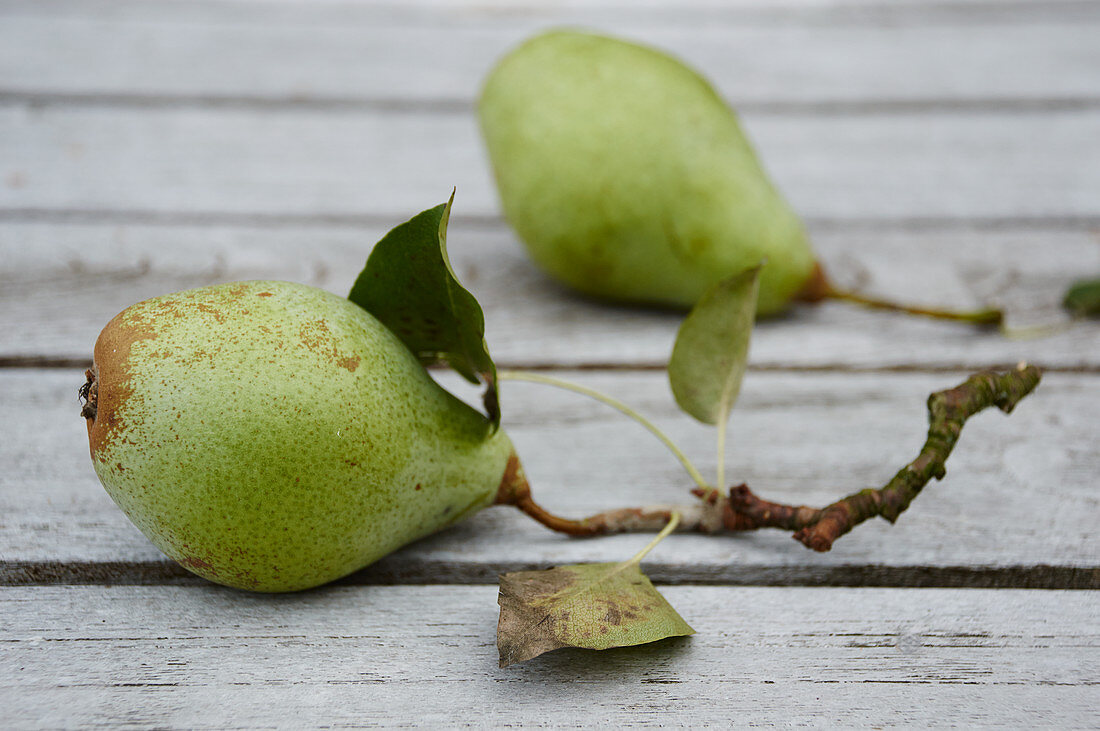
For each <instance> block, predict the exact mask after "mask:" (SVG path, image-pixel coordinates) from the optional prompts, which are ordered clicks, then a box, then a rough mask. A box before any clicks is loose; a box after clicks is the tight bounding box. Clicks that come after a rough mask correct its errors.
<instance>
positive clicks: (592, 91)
mask: <svg viewBox="0 0 1100 731" xmlns="http://www.w3.org/2000/svg"><path fill="white" fill-rule="evenodd" d="M478 110H479V115H480V121H481V130H482V133H483V135H484V137H485V141H486V144H487V147H488V151H489V156H490V159H491V161H492V167H493V171H494V174H495V176H496V181H497V185H498V188H499V190H500V198H501V201H502V203H503V207H504V213H505V216H506V217H507V219H508V221H509V222H510V223H511V224H512V226H513V227H514V228H515V230H516V231H517V233H518V234H519V237H520V238H521V239H522V240H523V242H524V243H525V244H526V245H527V248H528V250H529V251H530V253H531V256H532V257H533V258H534V260H535V262H536V263H537V264H538V265H539V266H540V267H542V268H543V269H544V270H546V271H547V272H548V273H549V274H551V275H552V276H553V277H555V278H557V279H559V280H561V281H562V282H564V283H566V284H568V285H570V286H572V287H574V288H576V289H578V290H580V291H582V292H585V293H587V294H590V295H595V296H597V297H602V298H608V299H612V300H622V301H628V302H641V303H653V304H659V305H671V306H674V307H681V308H687V307H690V306H691V305H693V304H694V303H695V302H696V301H697V300H698V299H699V298H700V297H701V296H702V294H703V293H704V292H706V291H707V290H708V289H709V288H710V287H711V286H712V285H714V284H715V283H716V282H718V281H719V280H722V279H724V278H726V277H729V276H731V275H733V274H736V273H738V272H741V271H744V270H747V269H750V268H752V267H754V266H756V265H757V264H758V263H760V261H761V260H765V259H766V260H767V264H766V266H765V267H764V269H763V271H762V273H761V278H760V299H759V303H758V311H759V312H760V313H762V314H769V313H774V312H777V311H779V310H782V309H783V308H784V307H785V306H786V305H787V304H788V303H789V302H790V301H791V299H792V298H794V297H795V296H797V295H799V294H800V293H802V292H803V291H804V290H806V289H807V288H809V289H811V290H812V289H813V285H814V283H815V281H816V280H817V279H818V277H819V274H817V268H816V266H815V260H814V255H813V252H812V251H811V250H810V247H809V244H808V243H807V240H806V234H805V231H804V229H803V226H802V223H801V222H800V220H799V219H798V217H797V216H796V215H795V214H794V212H793V211H792V210H791V208H790V207H789V206H788V205H787V203H786V201H784V200H783V198H782V197H781V196H780V195H779V193H778V192H777V191H776V189H775V187H774V186H773V185H772V184H771V182H770V181H769V180H768V176H767V174H766V173H765V172H764V170H763V168H762V167H761V166H760V162H759V160H758V159H757V157H756V154H755V153H754V151H753V149H752V146H751V145H750V144H749V142H748V140H747V139H746V138H745V135H744V133H743V132H742V130H741V126H740V125H739V124H738V121H737V116H736V115H735V114H734V112H733V110H732V109H731V108H730V107H729V105H727V104H726V103H725V102H724V101H723V100H722V99H721V98H720V97H719V96H718V94H717V93H715V91H714V89H713V88H712V87H711V86H710V84H709V83H707V81H706V80H705V79H703V78H702V77H701V76H699V75H698V74H697V73H695V72H694V71H692V70H691V69H689V68H688V67H687V66H685V65H684V64H683V63H681V62H680V61H678V60H676V59H674V58H672V57H670V56H667V55H665V54H663V53H660V52H658V51H655V50H653V49H650V48H645V47H643V46H639V45H635V44H633V43H627V42H624V41H619V40H615V39H612V38H607V37H603V36H599V35H591V34H588V33H580V32H573V31H555V32H550V33H546V34H543V35H540V36H537V37H535V38H533V39H531V40H529V41H527V42H526V43H524V44H523V45H522V46H520V47H519V48H518V49H516V50H514V51H513V52H511V53H510V54H509V55H507V56H506V57H505V58H504V59H503V60H501V61H500V63H499V64H498V65H497V66H496V68H495V69H494V70H493V71H492V73H491V74H490V76H489V78H488V80H487V81H486V83H485V87H484V90H483V93H482V96H481V101H480V104H479V108H478Z"/></svg>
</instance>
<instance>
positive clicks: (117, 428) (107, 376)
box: [81, 313, 157, 459]
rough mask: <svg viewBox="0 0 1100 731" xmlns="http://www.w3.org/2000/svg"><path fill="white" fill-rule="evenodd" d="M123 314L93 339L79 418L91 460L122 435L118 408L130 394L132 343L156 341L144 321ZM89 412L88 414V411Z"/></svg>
mask: <svg viewBox="0 0 1100 731" xmlns="http://www.w3.org/2000/svg"><path fill="white" fill-rule="evenodd" d="M124 314H125V313H122V314H119V315H116V316H115V317H114V319H112V320H111V321H110V322H109V323H107V327H105V328H103V332H101V333H100V334H99V338H98V339H96V343H95V350H94V351H93V357H92V368H91V370H90V371H88V377H89V378H90V381H89V382H88V383H87V384H86V386H87V393H88V403H87V404H86V405H85V408H84V410H82V412H81V414H82V415H83V416H84V417H85V419H87V426H88V445H89V448H90V449H91V454H92V459H99V458H100V457H99V455H100V453H102V452H104V451H105V450H106V449H108V448H109V447H110V446H111V444H112V443H113V442H114V441H115V440H117V439H118V438H119V435H120V434H121V433H122V432H123V431H125V423H124V422H123V420H122V415H121V411H122V407H123V405H124V404H125V403H126V401H127V400H128V399H129V398H130V396H131V395H132V394H133V389H132V388H131V386H130V365H129V358H130V349H131V348H132V347H133V345H134V343H137V342H139V341H142V340H151V339H155V338H156V336H157V335H156V332H155V331H154V330H153V328H152V325H151V324H150V323H148V322H147V321H146V320H144V319H141V318H138V317H135V316H133V315H130V316H128V317H123V315H124ZM89 406H91V407H92V408H91V409H90V410H89V409H88V407H89Z"/></svg>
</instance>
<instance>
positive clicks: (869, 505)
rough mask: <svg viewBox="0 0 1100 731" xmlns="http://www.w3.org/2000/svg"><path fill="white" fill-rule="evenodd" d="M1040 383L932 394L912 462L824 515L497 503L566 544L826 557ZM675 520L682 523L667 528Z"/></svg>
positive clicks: (1034, 374)
mask: <svg viewBox="0 0 1100 731" xmlns="http://www.w3.org/2000/svg"><path fill="white" fill-rule="evenodd" d="M1041 377H1042V374H1041V372H1040V371H1039V369H1038V368H1036V367H1035V366H1032V365H1028V364H1026V363H1020V364H1019V365H1018V366H1016V368H1015V369H1013V370H1010V371H1008V372H1005V373H995V372H992V371H984V372H980V373H975V374H974V375H972V376H970V377H969V378H967V379H966V380H965V381H964V382H963V383H961V384H959V385H958V386H955V387H954V388H951V389H947V390H945V391H938V392H936V393H933V394H932V395H930V396H929V397H928V435H927V438H926V439H925V442H924V445H923V446H922V447H921V451H920V453H919V454H918V455H917V457H916V459H914V460H913V461H911V462H909V463H908V464H907V465H905V466H904V467H902V468H901V469H900V470H899V471H898V472H897V474H895V475H894V477H893V478H892V479H890V481H889V482H887V483H886V484H885V485H884V486H882V487H880V488H868V489H865V490H860V491H859V492H856V493H852V494H851V495H848V496H846V497H844V498H841V499H840V500H838V501H836V502H834V503H832V504H831V505H827V506H825V507H824V508H813V507H808V506H805V505H784V504H781V503H773V502H770V501H768V500H763V499H761V498H759V497H757V496H756V495H755V494H754V493H753V492H752V491H751V490H749V488H748V486H747V485H738V486H735V487H732V488H730V491H729V493H728V495H722V494H721V493H719V491H718V490H715V489H712V488H710V487H701V488H696V489H694V490H692V494H694V495H695V496H696V497H697V498H699V501H698V502H697V503H695V504H693V505H684V506H669V505H655V506H650V507H644V508H620V509H618V510H610V511H607V512H604V513H599V514H597V515H592V516H589V517H587V518H585V519H583V520H566V519H564V518H559V517H558V516H556V515H553V514H551V513H549V512H547V511H546V510H544V509H543V508H541V507H540V506H538V505H537V504H536V503H535V502H534V501H533V500H532V499H531V490H530V486H529V485H528V484H527V482H526V480H520V481H516V480H513V481H509V489H508V490H503V491H502V492H501V494H500V496H499V497H498V499H497V503H498V504H507V505H515V506H516V507H518V508H519V509H520V510H522V511H523V512H525V513H527V514H528V515H529V516H531V517H532V518H534V519H535V520H537V521H538V522H540V523H542V524H543V525H545V526H546V527H548V528H551V529H553V530H556V531H560V532H562V533H568V534H570V535H574V536H599V535H607V534H611V533H627V532H630V533H640V532H646V533H648V532H651V531H655V530H659V529H660V528H661V527H662V526H664V527H665V529H666V530H667V531H672V530H678V531H681V532H685V531H696V532H699V533H706V534H713V533H721V532H726V531H730V532H737V531H746V530H757V529H759V528H779V529H781V530H789V531H794V532H795V533H794V536H793V537H794V538H795V539H796V540H798V541H800V542H801V543H802V544H804V545H805V546H806V547H807V548H811V549H813V550H815V551H828V550H829V549H830V548H832V545H833V543H834V542H835V541H836V540H837V539H838V538H840V537H841V536H843V535H844V534H845V533H847V532H848V531H850V530H852V528H854V527H855V526H857V525H859V524H860V523H862V522H863V521H865V520H868V519H870V518H873V517H875V516H879V517H882V518H885V519H886V520H888V521H889V522H891V523H893V522H894V521H896V520H897V519H898V516H900V515H901V513H903V512H904V511H905V510H906V509H907V508H908V507H909V505H910V503H912V501H913V500H915V499H916V498H917V496H918V495H919V494H920V493H921V491H922V490H923V488H924V486H925V485H926V484H928V482H929V481H931V480H932V479H937V480H939V479H942V478H943V476H944V475H945V474H946V472H947V468H946V466H945V463H946V461H947V458H948V456H949V455H950V454H951V452H952V450H953V449H954V447H955V444H956V442H958V439H959V437H960V436H961V434H962V430H963V425H964V424H965V423H966V421H967V419H969V418H970V417H971V416H973V415H974V414H976V413H978V412H979V411H982V410H984V409H987V408H989V407H996V408H998V409H1000V410H1001V411H1003V412H1005V413H1006V414H1007V413H1009V412H1010V411H1012V409H1013V408H1014V407H1015V406H1016V404H1017V403H1019V402H1020V400H1022V399H1023V398H1024V397H1025V396H1027V395H1028V394H1029V393H1031V391H1032V390H1034V389H1035V387H1036V386H1037V385H1038V384H1039V380H1040V378H1041ZM677 513H680V514H681V516H682V519H681V520H678V521H675V522H672V521H673V516H674V515H676V514H677Z"/></svg>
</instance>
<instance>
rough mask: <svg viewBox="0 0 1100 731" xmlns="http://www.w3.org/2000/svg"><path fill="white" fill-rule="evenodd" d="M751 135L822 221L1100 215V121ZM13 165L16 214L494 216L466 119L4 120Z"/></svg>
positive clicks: (24, 112)
mask: <svg viewBox="0 0 1100 731" xmlns="http://www.w3.org/2000/svg"><path fill="white" fill-rule="evenodd" d="M744 122H745V126H746V128H747V132H748V134H749V136H750V138H751V139H753V140H754V141H755V143H756V146H757V148H758V151H759V152H760V154H761V157H762V158H763V160H764V162H765V166H766V167H767V169H768V170H769V171H770V172H771V174H772V175H773V176H774V179H775V180H776V182H777V184H778V185H779V187H780V189H781V190H783V191H784V192H785V193H786V195H787V196H788V197H789V199H790V200H791V203H792V205H793V206H794V207H795V209H796V210H797V211H799V212H800V213H801V214H802V215H804V216H807V217H809V218H819V217H826V218H829V219H839V220H847V219H857V220H864V219H874V220H880V219H897V218H916V219H932V220H940V219H963V220H967V219H973V218H978V219H983V218H990V217H994V218H995V217H1007V218H1013V217H1033V218H1038V219H1041V220H1055V221H1057V220H1063V219H1067V218H1068V219H1076V218H1084V219H1087V220H1089V221H1095V220H1096V217H1097V216H1098V215H1100V207H1098V206H1100V204H1098V203H1097V200H1098V198H1097V196H1096V195H1095V194H1094V193H1095V191H1096V190H1097V189H1100V169H1098V168H1097V166H1095V165H1092V164H1091V161H1092V159H1095V157H1096V155H1097V153H1098V152H1100V149H1098V145H1100V142H1098V140H1100V109H1084V110H1071V111H1051V112H1038V111H1025V112H1019V113H1015V114H1012V115H1002V114H996V113H992V112H963V113H947V112H939V113H929V114H914V113H898V114H890V115H865V114H838V115H833V116H806V117H791V116H786V115H774V114H767V113H763V112H758V113H751V114H746V115H745V116H744ZM0 160H2V161H3V163H2V169H0V175H2V176H3V180H4V181H5V183H6V184H5V185H3V186H0V210H2V211H6V212H7V213H8V214H9V215H11V214H18V215H26V214H28V213H31V214H33V213H35V212H39V211H46V212H49V211H58V212H65V211H70V210H78V211H89V212H102V213H114V212H118V211H120V210H121V211H135V212H138V213H142V212H151V213H162V212H178V213H186V214H192V215H214V216H219V215H225V214H229V215H235V216H245V215H255V214H259V215H270V214H278V215H282V216H288V215H289V216H297V217H305V218H306V219H314V218H316V217H321V218H322V219H323V218H324V217H326V216H337V217H340V216H348V215H351V216H363V215H376V216H377V215H382V216H398V215H403V216H406V217H408V216H410V215H412V214H413V213H415V212H418V211H420V210H423V209H424V208H427V207H430V206H431V205H433V204H434V202H435V200H436V199H438V198H445V197H446V196H447V194H448V193H449V192H450V190H451V188H452V187H454V186H457V188H458V196H457V197H456V199H455V213H456V215H476V216H491V215H495V214H496V213H497V210H498V204H497V201H496V193H495V191H494V189H493V186H492V183H491V180H490V174H489V170H488V165H487V162H486V160H485V158H484V155H483V152H482V147H481V142H480V139H479V137H478V132H477V129H476V122H475V120H474V117H473V114H472V113H470V112H460V113H453V114H433V113H425V112H418V111H393V112H389V111H380V110H366V111H349V112H347V113H339V114H333V113H331V112H322V111H313V110H301V111H289V112H282V113H278V112H273V111H271V110H246V109H200V108H188V109H139V110H135V109H118V108H83V107H81V108H77V107H45V108H42V109H36V108H34V107H33V106H28V105H22V106H13V107H0ZM433 190H434V191H437V192H436V193H434V194H433V193H431V191H433Z"/></svg>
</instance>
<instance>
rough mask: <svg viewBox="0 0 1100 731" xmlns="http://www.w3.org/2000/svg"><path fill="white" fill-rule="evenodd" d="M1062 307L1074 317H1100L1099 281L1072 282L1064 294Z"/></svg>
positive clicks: (1083, 280)
mask: <svg viewBox="0 0 1100 731" xmlns="http://www.w3.org/2000/svg"><path fill="white" fill-rule="evenodd" d="M1062 306H1063V307H1065V308H1066V309H1067V310H1069V311H1070V314H1072V315H1074V316H1075V317H1091V316H1095V315H1100V279H1082V280H1081V281H1079V282H1074V284H1073V286H1072V287H1070V288H1069V290H1068V291H1067V292H1066V295H1065V297H1064V298H1063V300H1062Z"/></svg>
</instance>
